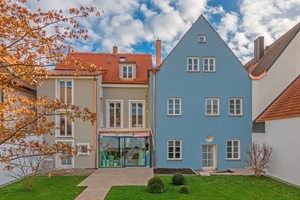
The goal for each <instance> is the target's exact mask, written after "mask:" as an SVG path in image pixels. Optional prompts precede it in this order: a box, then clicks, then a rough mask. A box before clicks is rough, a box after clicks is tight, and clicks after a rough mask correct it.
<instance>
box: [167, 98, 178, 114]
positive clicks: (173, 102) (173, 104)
mask: <svg viewBox="0 0 300 200" xmlns="http://www.w3.org/2000/svg"><path fill="white" fill-rule="evenodd" d="M167 103H168V115H181V99H180V98H168V102H167Z"/></svg>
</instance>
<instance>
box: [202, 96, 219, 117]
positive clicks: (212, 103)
mask: <svg viewBox="0 0 300 200" xmlns="http://www.w3.org/2000/svg"><path fill="white" fill-rule="evenodd" d="M207 100H211V102H212V104H211V108H210V109H211V114H207ZM213 100H218V114H213ZM205 115H206V116H220V98H205Z"/></svg>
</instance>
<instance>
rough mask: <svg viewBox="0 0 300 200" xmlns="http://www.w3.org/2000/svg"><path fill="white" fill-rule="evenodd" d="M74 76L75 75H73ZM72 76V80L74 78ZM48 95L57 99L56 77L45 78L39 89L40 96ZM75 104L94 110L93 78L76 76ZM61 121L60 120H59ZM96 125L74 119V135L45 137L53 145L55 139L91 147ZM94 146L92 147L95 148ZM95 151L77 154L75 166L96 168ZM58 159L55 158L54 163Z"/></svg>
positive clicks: (52, 117) (52, 118) (53, 118)
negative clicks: (82, 154)
mask: <svg viewBox="0 0 300 200" xmlns="http://www.w3.org/2000/svg"><path fill="white" fill-rule="evenodd" d="M72 78H73V77H72ZM72 78H70V80H71V79H72ZM44 95H45V96H47V97H48V98H52V99H55V79H52V80H45V81H44V83H43V84H42V86H41V87H40V88H39V89H38V96H41V97H42V96H44ZM74 104H75V105H77V106H79V107H80V109H83V108H85V107H87V108H89V109H90V110H91V111H92V112H95V111H94V80H93V79H77V78H74ZM49 120H55V117H54V116H51V117H49ZM57 123H59V122H57ZM94 134H95V131H94V126H93V125H92V124H91V122H90V121H86V122H83V121H82V120H81V119H75V121H74V137H73V138H64V137H55V136H50V135H45V136H44V139H45V140H46V141H47V142H48V143H49V144H50V145H52V144H53V143H55V140H60V141H61V140H62V141H64V140H72V141H73V142H74V145H77V144H78V143H89V144H90V148H91V147H92V146H93V148H95V145H94V141H95V140H94ZM93 148H92V149H93ZM94 156H95V151H94V150H93V151H91V152H90V155H89V156H75V157H74V168H94V167H95V157H94ZM55 163H56V159H54V163H53V164H54V165H55Z"/></svg>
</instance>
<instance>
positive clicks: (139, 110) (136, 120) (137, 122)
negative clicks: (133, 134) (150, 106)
mask: <svg viewBox="0 0 300 200" xmlns="http://www.w3.org/2000/svg"><path fill="white" fill-rule="evenodd" d="M129 103H130V128H145V125H144V115H145V112H144V102H143V101H129Z"/></svg>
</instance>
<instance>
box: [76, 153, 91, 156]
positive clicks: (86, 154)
mask: <svg viewBox="0 0 300 200" xmlns="http://www.w3.org/2000/svg"><path fill="white" fill-rule="evenodd" d="M78 155H79V156H89V154H86V153H85V154H78Z"/></svg>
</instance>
